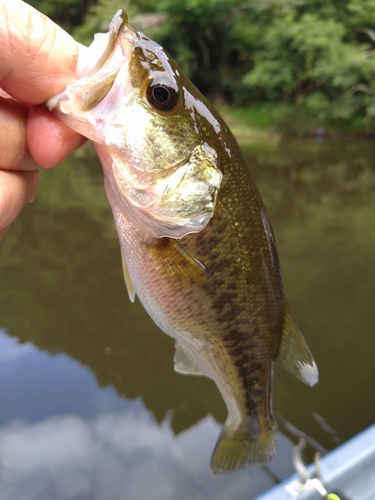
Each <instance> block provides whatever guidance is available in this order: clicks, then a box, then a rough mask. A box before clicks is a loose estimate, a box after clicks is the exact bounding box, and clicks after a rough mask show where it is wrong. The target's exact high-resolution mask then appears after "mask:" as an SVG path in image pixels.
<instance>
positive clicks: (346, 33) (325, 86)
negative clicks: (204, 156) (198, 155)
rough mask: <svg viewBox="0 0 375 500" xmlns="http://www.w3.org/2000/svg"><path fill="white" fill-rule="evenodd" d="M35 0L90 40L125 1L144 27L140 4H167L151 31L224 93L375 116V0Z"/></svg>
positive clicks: (343, 116) (324, 113) (214, 93)
mask: <svg viewBox="0 0 375 500" xmlns="http://www.w3.org/2000/svg"><path fill="white" fill-rule="evenodd" d="M30 3H32V4H33V5H35V6H36V7H37V8H39V9H40V10H42V11H44V12H46V13H47V15H50V16H51V17H52V18H54V19H55V20H57V21H58V22H60V24H61V23H62V24H63V25H64V26H65V27H66V26H67V25H70V26H69V27H70V30H71V31H72V30H73V28H74V31H73V34H74V36H75V37H76V38H77V39H79V41H81V42H84V43H89V42H90V41H91V40H92V36H93V34H94V33H95V32H97V31H103V30H105V29H107V26H108V23H109V21H110V19H111V17H112V15H113V13H114V12H115V11H116V10H117V9H118V8H120V7H123V8H125V9H126V10H127V11H128V13H129V15H130V19H131V21H132V22H133V23H134V24H135V26H136V28H137V29H141V30H143V28H142V24H140V25H138V24H137V14H145V13H154V14H156V15H157V14H159V15H160V20H161V21H160V25H159V26H158V28H157V29H156V31H155V30H153V31H152V32H151V33H150V30H149V28H145V29H144V31H145V32H146V33H147V34H148V35H150V34H151V36H152V37H153V38H154V39H156V40H157V41H159V42H160V43H162V44H163V46H164V47H166V48H167V50H168V51H169V52H170V53H171V55H172V57H174V58H175V59H176V60H177V61H178V62H179V64H180V66H181V68H182V69H183V71H184V72H185V73H186V74H187V75H188V76H189V77H190V78H191V79H192V80H193V82H194V83H195V84H196V85H197V86H198V87H199V88H200V90H202V91H203V92H204V93H206V94H207V95H208V96H209V97H210V98H213V99H215V100H216V101H218V100H221V101H223V100H224V101H231V102H234V103H237V104H241V105H242V104H253V103H255V102H258V103H259V102H279V103H290V104H292V105H294V106H296V107H297V108H299V109H300V110H303V111H304V112H308V113H310V115H315V116H316V117H317V119H319V120H322V121H323V120H324V119H327V118H328V119H335V120H339V121H340V120H348V119H353V117H357V118H358V117H362V120H363V119H365V122H366V123H367V124H368V125H369V126H371V123H372V122H375V83H374V82H375V64H374V55H375V0H262V1H261V2H258V1H256V0H248V1H246V0H245V1H243V0H242V1H241V0H159V1H156V0H127V1H126V2H125V3H124V4H123V3H121V2H119V1H118V0H65V1H64V2H61V1H60V0H48V1H47V0H30ZM83 14H85V22H84V24H81V23H80V21H79V20H80V16H81V17H82V15H83ZM138 17H141V16H138Z"/></svg>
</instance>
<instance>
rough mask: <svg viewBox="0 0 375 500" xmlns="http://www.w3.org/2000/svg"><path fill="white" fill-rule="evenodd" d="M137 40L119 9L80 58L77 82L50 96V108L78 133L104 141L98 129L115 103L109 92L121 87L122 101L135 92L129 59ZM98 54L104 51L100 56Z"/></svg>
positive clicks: (47, 103)
mask: <svg viewBox="0 0 375 500" xmlns="http://www.w3.org/2000/svg"><path fill="white" fill-rule="evenodd" d="M135 39H136V33H135V32H134V31H133V29H132V28H131V26H130V25H129V24H128V16H127V14H126V13H125V11H124V10H119V11H118V12H117V13H116V15H115V16H114V18H113V19H112V21H111V24H110V27H109V31H108V33H105V34H104V33H101V34H98V35H96V36H95V39H94V41H93V43H92V44H91V45H90V47H88V49H87V51H86V52H85V55H84V60H81V61H79V63H78V68H77V73H76V76H77V82H75V83H72V84H70V85H68V86H67V88H66V89H65V91H64V92H62V93H61V94H58V95H56V96H54V97H52V98H51V99H49V100H48V101H47V102H46V106H47V108H48V109H49V110H50V111H52V112H53V113H54V114H55V116H57V117H58V118H59V119H60V120H61V121H62V122H63V123H65V124H66V125H68V126H69V127H70V128H72V129H73V130H75V131H76V132H78V133H80V134H82V135H84V136H85V137H87V138H88V139H91V140H92V141H94V142H98V143H102V141H101V140H100V134H97V133H96V130H97V129H101V124H102V123H103V122H104V121H105V120H106V117H107V115H108V109H109V107H110V106H111V104H113V103H112V102H111V101H112V100H113V98H111V92H110V91H111V90H112V88H114V86H115V85H116V86H117V87H118V88H120V87H121V98H122V100H123V102H124V101H126V99H127V98H129V96H130V95H131V94H132V92H133V87H132V85H131V82H130V77H129V61H130V59H131V54H132V52H133V50H134V43H135ZM98 53H99V54H101V55H100V57H99V59H98ZM120 80H121V82H120ZM117 82H119V83H117Z"/></svg>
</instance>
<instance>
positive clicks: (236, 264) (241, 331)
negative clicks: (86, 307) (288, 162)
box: [47, 11, 318, 474]
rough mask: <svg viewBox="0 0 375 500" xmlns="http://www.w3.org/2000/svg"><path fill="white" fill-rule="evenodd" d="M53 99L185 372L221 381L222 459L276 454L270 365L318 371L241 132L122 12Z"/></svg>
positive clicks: (134, 284)
mask: <svg viewBox="0 0 375 500" xmlns="http://www.w3.org/2000/svg"><path fill="white" fill-rule="evenodd" d="M77 77H78V78H79V79H78V81H77V82H76V83H74V84H71V85H69V86H68V87H67V88H66V90H65V91H64V92H63V93H61V94H59V95H58V96H55V97H54V98H52V99H51V100H50V101H49V102H48V103H47V105H48V107H49V109H50V110H51V111H52V113H54V114H55V115H56V116H57V117H59V118H60V119H61V120H62V121H63V122H64V123H66V124H67V125H69V126H70V127H71V128H73V129H74V130H76V131H77V132H79V133H81V134H83V135H84V136H86V137H88V138H89V139H91V140H92V141H93V143H94V146H95V148H96V151H97V153H98V155H99V158H100V160H101V163H102V166H103V171H104V177H105V187H106V193H107V196H108V200H109V202H110V204H111V207H112V211H113V216H114V219H115V223H116V227H117V232H118V236H119V239H120V243H121V251H122V259H123V267H124V275H125V281H126V285H127V288H128V292H129V296H130V300H132V301H134V299H135V294H137V295H138V297H139V299H140V300H141V302H142V304H143V305H144V307H145V309H146V310H147V311H148V313H149V314H150V316H151V317H152V318H153V319H154V321H155V322H156V323H157V325H158V326H159V327H160V328H161V329H162V330H163V331H164V332H165V333H167V334H168V335H171V336H172V337H174V338H175V339H176V353H175V358H174V363H175V370H176V371H177V372H180V373H185V374H195V375H205V376H208V377H210V378H211V379H212V380H214V382H215V383H216V385H217V387H218V389H219V391H220V393H221V395H222V397H223V399H224V401H225V403H226V406H227V409H228V417H227V420H226V422H225V424H224V426H223V430H222V432H221V434H220V436H219V438H218V441H217V444H216V446H215V449H214V452H213V455H212V460H211V469H212V471H213V473H214V474H220V473H226V472H230V471H232V470H235V469H239V468H241V467H244V466H245V465H246V464H259V463H264V462H266V461H268V460H269V459H271V458H272V456H273V454H274V449H275V442H276V423H275V420H274V417H273V414H272V382H273V365H274V362H275V361H277V362H279V363H280V364H281V365H282V366H283V367H284V368H286V369H287V370H289V371H290V372H291V373H292V374H294V375H295V376H296V377H297V378H299V379H300V380H302V381H303V382H305V383H307V384H309V385H313V384H315V383H316V382H317V379H318V373H317V368H316V364H315V362H314V360H313V358H312V356H311V354H310V351H309V349H308V347H307V345H306V343H305V341H304V339H303V337H302V335H301V333H300V331H299V330H298V327H297V326H296V324H295V322H294V320H293V319H292V317H291V314H290V309H289V306H288V303H287V301H286V299H285V295H284V290H283V286H282V282H281V275H280V268H279V261H278V255H277V250H276V243H275V238H274V235H273V232H272V229H271V225H270V222H269V219H268V216H267V213H266V210H265V207H264V205H263V202H262V199H261V197H260V194H259V192H258V189H257V187H256V185H255V183H254V181H253V179H252V177H251V174H250V171H249V168H248V166H247V164H246V161H245V159H244V157H243V155H242V153H241V150H240V148H239V146H238V144H237V142H236V140H235V138H234V137H233V135H232V133H231V132H230V130H229V129H228V127H227V126H226V124H225V123H224V122H223V120H222V118H221V117H220V116H219V115H218V113H217V112H216V111H215V110H214V109H213V108H212V107H211V106H210V104H209V103H208V102H207V101H206V99H205V98H204V97H203V96H202V95H201V94H200V93H199V91H198V90H197V89H196V88H195V87H194V86H193V85H192V83H191V82H190V81H189V80H188V79H187V78H186V77H185V76H184V75H183V74H182V72H181V70H180V69H179V67H178V66H177V64H176V63H175V62H174V61H173V60H172V59H171V58H170V57H169V55H168V54H167V53H166V52H165V51H164V50H163V48H162V47H161V46H160V45H158V44H157V43H155V42H153V41H152V40H150V39H149V38H147V37H146V36H145V35H144V34H143V33H141V32H135V31H134V30H133V29H132V27H131V26H130V25H129V23H128V19H127V16H126V14H125V12H123V11H119V12H118V13H117V14H116V15H115V17H114V18H113V20H112V23H111V25H110V29H109V32H108V33H107V34H99V35H96V37H95V40H94V42H93V44H92V45H91V46H90V48H89V49H88V62H87V64H86V67H85V68H83V69H82V70H81V71H80V74H78V75H77Z"/></svg>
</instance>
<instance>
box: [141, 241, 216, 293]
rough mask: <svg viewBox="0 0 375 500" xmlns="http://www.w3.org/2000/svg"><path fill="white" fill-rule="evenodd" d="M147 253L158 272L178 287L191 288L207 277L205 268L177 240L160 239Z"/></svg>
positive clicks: (204, 280)
mask: <svg viewBox="0 0 375 500" xmlns="http://www.w3.org/2000/svg"><path fill="white" fill-rule="evenodd" d="M149 252H150V254H151V256H152V258H153V259H154V262H155V265H156V266H157V267H158V268H159V270H160V272H161V273H163V274H164V275H165V276H166V278H168V279H169V280H171V281H173V282H174V283H175V285H176V286H178V287H183V288H191V287H194V286H195V285H198V284H202V283H203V282H206V281H207V279H208V277H209V273H208V271H207V269H206V267H205V266H204V265H203V264H202V263H201V262H199V261H198V260H197V259H196V258H195V257H193V255H191V253H190V252H189V251H188V250H187V249H186V248H185V247H184V246H183V245H182V243H181V242H180V241H178V240H175V239H173V238H160V240H159V241H158V243H157V244H156V245H151V246H150V247H149Z"/></svg>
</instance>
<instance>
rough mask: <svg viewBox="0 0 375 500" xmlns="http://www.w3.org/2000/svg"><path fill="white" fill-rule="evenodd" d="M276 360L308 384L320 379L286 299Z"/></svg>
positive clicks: (313, 383)
mask: <svg viewBox="0 0 375 500" xmlns="http://www.w3.org/2000/svg"><path fill="white" fill-rule="evenodd" d="M276 361H277V362H278V363H279V364H280V365H281V366H282V367H283V368H285V370H287V371H288V372H290V373H291V374H292V375H294V376H295V377H297V378H298V379H299V380H301V381H302V382H304V383H305V384H307V385H315V384H316V383H317V381H318V368H317V366H316V363H315V361H314V358H313V357H312V355H311V352H310V350H309V348H308V347H307V344H306V342H305V339H304V338H303V336H302V333H301V332H300V331H299V328H298V326H297V325H296V323H295V321H294V319H293V318H292V315H291V313H290V307H289V304H288V302H287V301H286V300H285V305H284V322H283V332H282V336H281V343H280V348H279V352H278V355H277V358H276Z"/></svg>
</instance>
